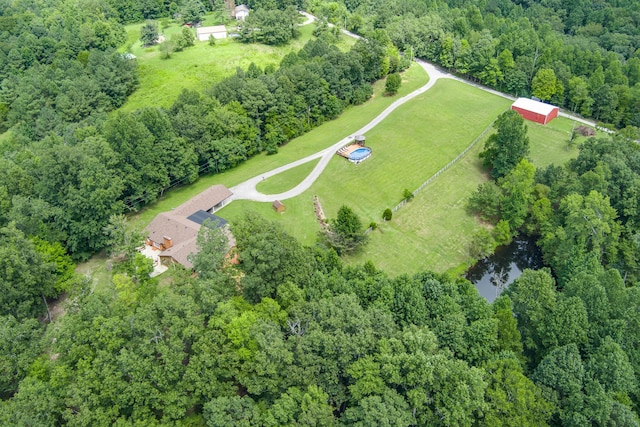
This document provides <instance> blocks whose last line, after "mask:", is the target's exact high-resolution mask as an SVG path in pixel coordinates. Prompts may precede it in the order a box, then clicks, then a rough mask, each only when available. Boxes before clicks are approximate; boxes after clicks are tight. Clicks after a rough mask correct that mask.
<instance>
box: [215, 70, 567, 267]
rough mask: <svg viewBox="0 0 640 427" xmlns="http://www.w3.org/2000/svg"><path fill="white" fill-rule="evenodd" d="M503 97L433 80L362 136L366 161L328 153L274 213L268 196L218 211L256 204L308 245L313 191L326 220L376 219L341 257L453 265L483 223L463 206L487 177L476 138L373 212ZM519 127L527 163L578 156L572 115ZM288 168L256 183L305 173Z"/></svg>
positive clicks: (464, 137) (498, 108) (477, 126)
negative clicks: (359, 243) (358, 248)
mask: <svg viewBox="0 0 640 427" xmlns="http://www.w3.org/2000/svg"><path fill="white" fill-rule="evenodd" d="M509 104H510V101H508V100H505V99H503V98H500V97H497V96H494V95H491V94H488V93H486V92H482V91H480V90H478V89H476V88H473V87H471V86H468V85H464V84H461V83H458V82H454V81H450V80H444V81H440V82H438V83H437V84H436V86H435V87H434V88H433V89H431V90H430V91H429V92H427V93H426V94H424V95H423V96H421V97H419V98H417V99H415V100H413V101H411V102H410V103H408V104H406V105H404V106H402V107H400V108H399V109H398V110H396V111H395V112H394V113H393V114H392V115H391V116H390V117H389V118H388V119H387V120H385V121H384V122H383V123H382V124H380V125H379V126H378V127H376V128H375V129H373V130H372V131H371V132H369V133H368V134H367V145H368V146H370V147H372V149H373V155H372V157H371V158H370V159H368V160H367V161H365V162H363V163H361V164H359V165H353V164H351V163H349V162H347V161H345V160H344V159H341V158H339V157H337V156H336V157H335V158H334V159H333V160H332V161H331V163H330V164H329V166H328V167H327V169H326V170H325V172H324V173H323V175H322V176H321V177H320V179H319V180H318V181H317V182H316V183H315V184H314V185H313V186H312V188H311V189H310V190H309V191H307V192H306V193H304V194H303V195H301V196H299V197H296V198H294V199H290V200H287V201H285V202H284V203H285V204H286V205H287V211H286V212H285V213H283V214H277V213H275V212H274V211H273V209H271V206H270V204H268V203H253V202H247V201H238V202H234V203H232V204H231V205H229V206H228V207H227V208H225V209H224V210H223V211H222V212H221V215H223V216H224V217H225V218H229V219H233V218H236V217H237V216H238V215H241V214H242V213H243V212H244V211H246V210H250V209H251V210H255V211H257V212H259V213H261V214H263V215H266V216H267V217H268V218H271V219H274V220H277V221H281V222H282V223H283V224H284V225H285V227H286V228H287V230H288V231H289V232H290V233H292V234H293V235H295V236H296V237H297V238H299V239H300V240H302V241H303V242H304V243H306V244H313V242H314V241H315V239H316V235H317V232H318V231H319V229H320V227H319V225H318V223H317V221H316V219H315V217H314V214H313V203H312V196H313V195H314V194H315V195H318V196H319V197H320V201H321V203H322V205H323V208H324V210H325V213H326V214H327V216H328V217H332V216H335V215H336V212H337V210H338V208H339V207H340V206H341V205H342V204H347V205H349V206H351V207H352V208H353V209H354V210H355V211H356V212H357V213H358V214H359V215H360V216H361V218H362V220H363V222H364V223H365V224H368V223H369V222H370V221H375V222H377V223H378V225H379V228H378V230H376V231H374V232H373V233H371V234H370V242H369V244H368V245H367V247H366V248H365V249H364V251H362V252H361V253H359V254H357V255H355V256H351V257H349V258H348V259H347V262H350V263H361V262H364V261H366V260H371V261H373V262H374V263H375V265H376V266H378V267H379V268H382V269H384V270H385V271H387V272H389V273H390V274H400V273H405V272H406V273H412V272H416V271H419V270H421V269H431V270H435V271H440V272H444V271H447V270H451V269H455V268H456V267H458V266H460V265H462V264H465V263H467V262H469V261H470V259H469V257H468V254H467V249H468V246H469V243H470V239H471V236H472V235H473V233H474V231H476V230H477V229H478V228H479V227H481V226H482V225H481V224H479V223H478V222H477V221H476V219H475V218H473V217H471V216H469V215H468V214H467V213H466V210H465V204H466V199H467V197H468V196H469V194H470V193H471V192H473V191H474V190H475V188H476V187H477V185H478V184H479V183H481V182H483V181H484V180H486V179H487V178H488V177H487V176H486V173H485V171H484V170H483V168H482V165H481V162H480V161H479V159H478V153H479V152H480V151H482V148H483V141H480V142H478V144H477V145H476V146H475V147H474V148H473V149H472V150H471V151H470V152H469V153H468V154H467V155H466V156H465V157H464V158H463V159H462V160H460V161H459V162H458V163H456V165H454V166H453V167H452V168H450V169H448V170H447V171H446V172H445V173H443V174H442V175H440V176H439V177H438V179H436V180H435V181H434V182H433V183H432V184H430V185H429V186H427V187H426V188H425V189H424V190H423V191H422V192H420V193H419V194H418V195H417V196H416V198H415V199H414V200H413V201H412V202H411V203H409V204H407V205H405V207H403V208H402V209H400V210H399V211H398V212H397V213H396V214H395V216H394V218H393V220H392V221H391V222H389V223H382V221H381V218H380V217H381V214H382V211H383V210H384V209H385V208H386V207H393V206H395V205H396V204H397V203H398V202H399V201H400V200H401V198H402V190H403V189H404V188H408V189H410V190H414V189H416V188H417V187H418V186H419V185H420V184H421V183H422V182H424V181H425V180H427V179H428V178H429V177H430V176H431V175H433V174H434V173H435V172H437V171H438V170H439V169H440V168H442V167H443V166H444V165H446V164H447V163H448V162H449V161H450V160H452V159H453V158H455V157H456V155H457V154H458V153H460V152H461V151H462V150H464V148H466V147H467V146H468V145H469V144H470V143H471V142H472V141H473V140H474V138H476V137H477V136H478V135H479V134H480V133H481V132H482V131H483V130H484V129H485V128H487V126H489V125H490V123H491V122H492V121H493V119H495V118H496V117H497V116H498V114H500V113H501V112H502V111H504V110H505V109H507V108H508V106H509ZM528 127H529V135H530V137H531V142H532V147H531V148H532V149H531V156H530V157H531V159H532V160H533V162H534V163H535V164H536V166H538V167H543V166H546V165H547V164H550V163H556V164H560V163H564V162H565V161H566V160H568V159H570V158H572V157H575V156H576V155H577V148H576V147H575V146H573V147H569V145H568V143H567V141H568V138H569V135H570V132H571V129H572V127H573V122H572V121H570V120H568V119H563V118H559V119H556V120H554V121H553V122H552V123H551V124H549V125H547V126H541V125H537V124H534V123H528ZM489 134H490V133H488V134H487V135H486V136H485V138H486V137H488V135H489ZM296 169H302V168H296ZM309 169H311V167H309ZM297 175H299V174H296V173H293V172H290V173H289V174H286V175H285V174H283V176H281V177H278V176H275V177H273V178H270V179H267V180H266V181H265V182H263V183H262V184H261V186H262V188H263V189H265V188H269V185H270V181H273V188H275V189H277V191H285V190H287V189H289V188H292V187H293V186H295V185H296V184H297V183H298V182H300V180H301V179H303V178H304V176H300V177H298V176H297ZM276 179H278V181H277V182H276V181H275V180H276ZM274 192H275V191H274Z"/></svg>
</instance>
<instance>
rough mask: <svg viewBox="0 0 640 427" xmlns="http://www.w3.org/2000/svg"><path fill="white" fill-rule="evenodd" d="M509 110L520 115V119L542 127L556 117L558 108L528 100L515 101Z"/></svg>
mask: <svg viewBox="0 0 640 427" xmlns="http://www.w3.org/2000/svg"><path fill="white" fill-rule="evenodd" d="M511 109H512V110H514V111H516V112H517V113H518V114H520V115H521V116H522V118H524V119H526V120H531V121H532V122H536V123H540V124H543V125H546V124H547V123H549V122H550V121H551V120H553V119H555V118H556V117H558V107H556V106H555V105H551V104H545V103H544V102H540V101H534V100H533V99H528V98H518V99H516V101H515V102H514V103H513V104H512V105H511Z"/></svg>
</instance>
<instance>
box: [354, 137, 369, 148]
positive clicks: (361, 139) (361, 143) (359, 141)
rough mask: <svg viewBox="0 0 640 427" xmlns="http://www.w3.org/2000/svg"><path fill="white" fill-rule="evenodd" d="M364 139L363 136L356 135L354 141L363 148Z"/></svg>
mask: <svg viewBox="0 0 640 427" xmlns="http://www.w3.org/2000/svg"><path fill="white" fill-rule="evenodd" d="M366 139H367V138H366V137H365V136H364V135H356V137H355V140H356V144H358V145H360V146H362V147H364V143H365V141H366Z"/></svg>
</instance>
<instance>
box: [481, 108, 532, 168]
mask: <svg viewBox="0 0 640 427" xmlns="http://www.w3.org/2000/svg"><path fill="white" fill-rule="evenodd" d="M493 127H494V128H495V129H496V130H497V132H496V133H495V134H493V135H491V136H490V137H489V139H488V140H487V142H486V144H485V147H484V150H483V151H482V153H480V157H481V158H482V159H484V165H485V166H486V167H489V168H491V176H493V177H494V178H500V177H503V176H505V175H506V174H508V173H509V172H510V171H511V169H513V168H514V167H515V166H516V165H517V164H518V162H520V160H522V159H523V158H525V157H526V156H527V155H528V154H529V137H528V136H527V127H526V125H525V124H524V119H523V118H522V117H521V116H520V115H519V114H518V113H517V112H515V111H513V110H509V111H506V112H504V113H502V114H501V115H500V116H499V117H498V119H497V120H496V122H495V123H494V125H493Z"/></svg>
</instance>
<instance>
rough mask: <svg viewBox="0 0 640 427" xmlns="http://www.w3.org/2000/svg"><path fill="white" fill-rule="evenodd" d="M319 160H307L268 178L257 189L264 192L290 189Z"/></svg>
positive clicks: (272, 192) (274, 192)
mask: <svg viewBox="0 0 640 427" xmlns="http://www.w3.org/2000/svg"><path fill="white" fill-rule="evenodd" d="M319 161H320V159H318V160H313V161H311V162H307V163H305V164H302V165H300V166H297V167H295V168H293V169H289V170H288V171H284V172H282V173H279V174H278V175H275V176H272V177H271V178H267V179H265V180H264V181H262V182H260V183H259V184H258V185H256V189H257V190H258V191H259V192H261V193H262V194H279V193H282V192H284V191H287V190H290V189H292V188H293V187H295V186H296V185H297V184H299V183H300V182H301V181H302V180H303V179H305V178H306V177H307V175H309V174H310V173H311V171H312V170H313V168H315V167H316V165H317V164H318V162H319Z"/></svg>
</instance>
